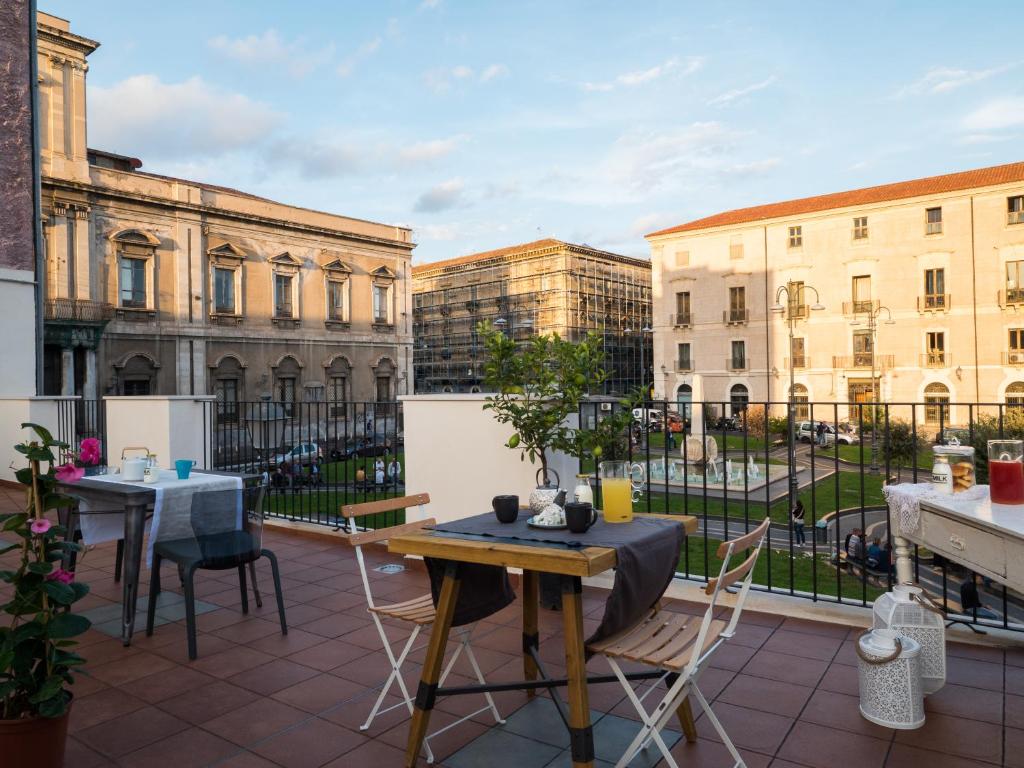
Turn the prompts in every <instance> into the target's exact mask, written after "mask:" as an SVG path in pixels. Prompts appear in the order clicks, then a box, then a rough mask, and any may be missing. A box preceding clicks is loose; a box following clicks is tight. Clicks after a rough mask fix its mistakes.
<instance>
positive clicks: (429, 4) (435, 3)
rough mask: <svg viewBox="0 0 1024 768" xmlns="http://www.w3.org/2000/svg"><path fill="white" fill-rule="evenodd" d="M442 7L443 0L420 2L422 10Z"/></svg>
mask: <svg viewBox="0 0 1024 768" xmlns="http://www.w3.org/2000/svg"><path fill="white" fill-rule="evenodd" d="M440 7H441V0H423V1H422V2H421V3H420V10H424V11H432V10H434V9H435V8H440Z"/></svg>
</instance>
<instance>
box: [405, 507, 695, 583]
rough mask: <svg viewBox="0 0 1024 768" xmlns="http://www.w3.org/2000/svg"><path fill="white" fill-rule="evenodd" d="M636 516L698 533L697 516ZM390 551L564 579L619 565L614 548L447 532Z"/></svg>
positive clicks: (409, 537)
mask: <svg viewBox="0 0 1024 768" xmlns="http://www.w3.org/2000/svg"><path fill="white" fill-rule="evenodd" d="M634 516H635V517H638V518H658V519H663V520H672V521H673V522H677V523H681V524H682V526H683V528H684V529H685V530H686V534H687V535H690V534H693V533H695V532H696V531H697V518H696V517H694V516H693V515H654V514H651V515H648V514H644V513H636V514H635V515H634ZM388 551H389V552H392V553H395V554H399V555H420V556H421V557H435V558H438V559H441V560H457V561H459V562H462V563H479V564H482V565H501V566H505V567H507V568H522V569H523V570H526V571H540V572H543V573H557V574H561V575H564V576H597V575H598V574H600V573H604V572H605V571H607V570H610V569H612V568H614V567H615V563H616V554H615V550H614V549H613V548H612V547H581V548H569V547H562V546H558V545H557V544H545V543H544V542H521V543H516V542H512V541H502V540H500V539H495V538H493V537H489V536H473V535H468V534H456V533H447V532H444V531H424V532H422V533H411V534H405V535H403V536H396V537H395V538H393V539H390V540H389V541H388Z"/></svg>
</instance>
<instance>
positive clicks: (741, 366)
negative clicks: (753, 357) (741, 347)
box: [725, 357, 748, 371]
mask: <svg viewBox="0 0 1024 768" xmlns="http://www.w3.org/2000/svg"><path fill="white" fill-rule="evenodd" d="M747 367H748V365H747V358H745V357H727V358H725V369H726V370H727V371H745V370H747Z"/></svg>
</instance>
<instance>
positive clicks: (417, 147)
mask: <svg viewBox="0 0 1024 768" xmlns="http://www.w3.org/2000/svg"><path fill="white" fill-rule="evenodd" d="M465 140H466V136H465V135H464V134H459V135H457V136H449V137H448V138H447V139H430V140H428V141H416V142H413V143H412V144H408V145H406V146H404V147H402V148H401V149H399V150H398V157H399V159H401V160H402V161H404V162H406V163H409V164H416V163H424V162H430V161H431V160H437V159H438V158H441V157H445V156H446V155H450V154H451V153H452V152H454V151H455V149H456V147H458V146H459V144H461V143H462V142H463V141H465Z"/></svg>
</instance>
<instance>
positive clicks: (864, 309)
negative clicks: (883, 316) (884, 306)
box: [843, 299, 881, 315]
mask: <svg viewBox="0 0 1024 768" xmlns="http://www.w3.org/2000/svg"><path fill="white" fill-rule="evenodd" d="M879 307H881V302H880V301H879V300H878V299H865V300H860V301H844V302H843V314H844V315H867V314H871V313H873V312H878V310H879Z"/></svg>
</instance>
